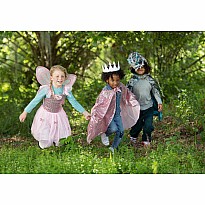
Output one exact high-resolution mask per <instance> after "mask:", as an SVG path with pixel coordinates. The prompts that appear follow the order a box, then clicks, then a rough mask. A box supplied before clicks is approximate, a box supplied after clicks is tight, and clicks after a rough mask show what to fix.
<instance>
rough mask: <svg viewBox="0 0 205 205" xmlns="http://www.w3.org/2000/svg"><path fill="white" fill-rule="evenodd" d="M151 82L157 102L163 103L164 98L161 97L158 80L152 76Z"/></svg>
mask: <svg viewBox="0 0 205 205" xmlns="http://www.w3.org/2000/svg"><path fill="white" fill-rule="evenodd" d="M150 83H151V86H152V90H151V92H152V94H153V95H154V97H155V99H156V101H157V103H158V104H162V99H161V95H160V92H159V85H158V84H157V82H156V81H155V80H154V79H153V78H150Z"/></svg>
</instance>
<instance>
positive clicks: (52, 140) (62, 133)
mask: <svg viewBox="0 0 205 205" xmlns="http://www.w3.org/2000/svg"><path fill="white" fill-rule="evenodd" d="M36 77H37V80H38V82H39V83H40V84H41V85H42V86H41V87H40V89H39V90H38V92H37V95H36V96H35V98H34V99H33V100H32V101H31V102H30V103H29V104H28V105H27V107H26V108H25V109H24V111H23V113H22V114H21V115H20V116H19V120H20V122H24V120H25V119H26V116H27V113H30V112H31V111H32V110H33V109H34V108H35V107H36V105H37V104H38V103H39V102H40V101H41V100H42V99H43V104H42V105H41V106H40V108H39V109H38V110H37V112H36V115H35V117H34V120H33V123H32V127H31V133H32V135H33V136H34V138H35V139H36V140H38V141H39V146H40V148H42V149H44V148H47V147H50V146H52V145H53V144H55V146H58V145H59V140H60V139H61V138H67V137H68V136H70V135H71V128H70V124H69V121H68V117H67V115H66V113H65V111H64V109H63V107H62V105H63V104H64V101H65V98H67V100H68V101H69V102H70V103H71V105H72V106H73V107H74V108H75V109H76V110H77V111H78V112H80V113H82V114H83V115H84V116H85V118H86V119H87V120H88V119H89V118H90V114H89V113H88V112H87V111H86V110H85V109H84V108H83V107H82V106H81V105H80V104H79V103H78V102H77V100H76V99H75V97H74V96H73V94H72V92H71V90H72V86H73V84H74V82H75V81H76V75H73V74H67V71H66V69H65V68H64V67H62V66H60V65H55V66H53V67H51V69H50V71H49V70H48V69H47V68H45V67H42V66H38V67H37V68H36Z"/></svg>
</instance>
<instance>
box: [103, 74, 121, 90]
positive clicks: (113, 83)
mask: <svg viewBox="0 0 205 205" xmlns="http://www.w3.org/2000/svg"><path fill="white" fill-rule="evenodd" d="M106 82H107V83H108V84H109V85H110V87H111V88H112V89H114V88H116V87H118V86H119V85H120V76H119V75H115V74H113V75H112V77H111V76H110V77H109V79H108V80H106Z"/></svg>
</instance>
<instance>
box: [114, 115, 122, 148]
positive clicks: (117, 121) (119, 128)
mask: <svg viewBox="0 0 205 205" xmlns="http://www.w3.org/2000/svg"><path fill="white" fill-rule="evenodd" d="M114 122H115V125H116V127H117V130H116V134H115V137H114V141H113V143H112V147H113V148H117V147H118V146H119V144H120V142H121V140H122V137H123V135H124V128H123V124H122V118H121V116H120V115H117V116H115V117H114Z"/></svg>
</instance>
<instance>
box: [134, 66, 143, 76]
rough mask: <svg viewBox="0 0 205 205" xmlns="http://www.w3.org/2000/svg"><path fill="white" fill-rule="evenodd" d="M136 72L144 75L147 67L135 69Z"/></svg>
mask: <svg viewBox="0 0 205 205" xmlns="http://www.w3.org/2000/svg"><path fill="white" fill-rule="evenodd" d="M135 72H136V73H137V74H138V75H143V74H144V73H145V68H144V67H141V68H138V69H135Z"/></svg>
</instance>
